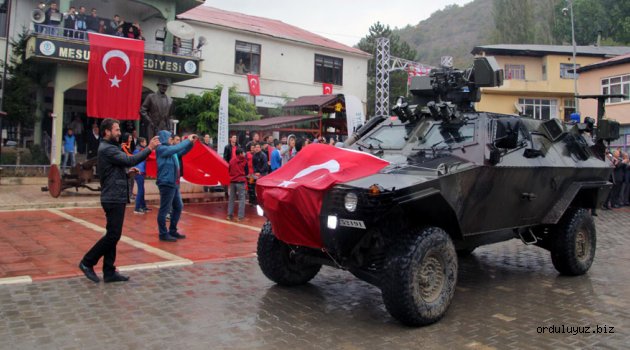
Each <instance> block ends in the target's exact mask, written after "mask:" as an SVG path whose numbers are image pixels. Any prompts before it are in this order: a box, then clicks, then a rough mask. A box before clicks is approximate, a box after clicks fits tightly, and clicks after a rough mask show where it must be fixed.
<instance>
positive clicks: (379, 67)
mask: <svg viewBox="0 0 630 350" xmlns="http://www.w3.org/2000/svg"><path fill="white" fill-rule="evenodd" d="M375 58H376V62H375V63H376V81H375V83H376V86H375V89H374V90H375V91H376V98H375V99H374V101H375V103H376V106H375V108H374V114H376V116H388V115H389V70H390V66H389V63H390V62H389V60H390V56H389V38H377V39H376V57H375Z"/></svg>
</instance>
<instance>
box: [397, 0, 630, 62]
mask: <svg viewBox="0 0 630 350" xmlns="http://www.w3.org/2000/svg"><path fill="white" fill-rule="evenodd" d="M565 6H567V2H566V1H564V0H474V1H472V2H470V3H468V4H466V5H464V6H458V5H450V6H447V7H445V8H444V9H443V10H440V11H437V12H435V13H433V14H432V15H431V17H429V18H428V19H426V20H424V21H422V22H420V23H418V24H417V25H414V26H407V27H405V28H402V29H396V30H394V31H393V32H394V34H397V35H398V36H399V37H400V39H401V40H402V41H404V42H407V43H408V44H409V45H410V46H411V48H413V49H415V50H416V52H417V57H416V59H417V60H418V61H420V62H422V63H427V64H431V65H438V64H439V62H440V56H445V55H446V56H453V58H454V59H455V64H456V65H457V66H459V67H464V66H467V65H468V64H469V63H471V62H472V56H471V55H470V51H471V50H472V49H473V47H475V46H477V45H490V44H546V45H563V44H564V45H570V44H571V21H570V16H569V11H568V9H564V7H565ZM573 12H574V17H575V41H576V42H577V44H578V45H595V44H597V42H598V41H599V42H600V44H601V45H609V46H615V45H623V46H628V45H630V1H628V0H624V1H619V0H573Z"/></svg>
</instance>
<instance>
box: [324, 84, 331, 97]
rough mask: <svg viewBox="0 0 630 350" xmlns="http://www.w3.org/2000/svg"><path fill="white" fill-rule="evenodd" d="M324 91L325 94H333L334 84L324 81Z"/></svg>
mask: <svg viewBox="0 0 630 350" xmlns="http://www.w3.org/2000/svg"><path fill="white" fill-rule="evenodd" d="M322 93H323V94H324V95H332V93H333V84H327V83H323V84H322Z"/></svg>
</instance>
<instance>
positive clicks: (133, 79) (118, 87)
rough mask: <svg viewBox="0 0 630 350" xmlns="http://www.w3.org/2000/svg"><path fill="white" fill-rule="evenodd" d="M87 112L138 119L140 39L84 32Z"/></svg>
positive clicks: (142, 60) (140, 88)
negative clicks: (87, 51) (86, 39)
mask: <svg viewBox="0 0 630 350" xmlns="http://www.w3.org/2000/svg"><path fill="white" fill-rule="evenodd" d="M88 35H89V39H90V62H89V64H88V84H87V115H88V116H89V117H92V118H116V119H120V120H136V119H138V118H140V115H139V113H138V112H139V111H140V103H141V101H140V100H141V98H142V79H143V73H144V67H143V65H144V41H142V40H135V39H126V38H119V37H115V36H109V35H101V34H96V33H88Z"/></svg>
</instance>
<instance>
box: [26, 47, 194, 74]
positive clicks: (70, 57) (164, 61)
mask: <svg viewBox="0 0 630 350" xmlns="http://www.w3.org/2000/svg"><path fill="white" fill-rule="evenodd" d="M32 57H35V58H40V59H44V60H49V61H66V62H72V63H78V64H87V63H88V62H89V60H90V46H89V45H88V43H87V42H78V41H70V40H63V39H55V38H49V37H46V38H40V37H31V38H30V39H29V42H28V45H27V58H32ZM199 62H200V60H199V59H198V58H195V57H186V56H175V55H167V54H161V53H153V52H145V53H144V70H145V72H149V73H150V72H154V73H161V74H168V75H180V76H182V77H187V78H197V77H199Z"/></svg>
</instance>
